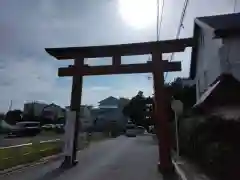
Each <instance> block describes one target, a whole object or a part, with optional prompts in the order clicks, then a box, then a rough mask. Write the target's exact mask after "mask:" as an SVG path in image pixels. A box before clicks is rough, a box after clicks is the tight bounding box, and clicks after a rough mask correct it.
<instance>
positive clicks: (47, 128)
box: [42, 124, 56, 131]
mask: <svg viewBox="0 0 240 180" xmlns="http://www.w3.org/2000/svg"><path fill="white" fill-rule="evenodd" d="M55 128H56V125H55V124H45V125H43V126H42V129H43V130H45V131H50V130H54V129H55Z"/></svg>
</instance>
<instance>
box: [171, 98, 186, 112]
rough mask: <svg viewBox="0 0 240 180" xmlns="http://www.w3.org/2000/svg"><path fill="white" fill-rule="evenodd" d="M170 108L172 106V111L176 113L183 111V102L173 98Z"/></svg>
mask: <svg viewBox="0 0 240 180" xmlns="http://www.w3.org/2000/svg"><path fill="white" fill-rule="evenodd" d="M171 108H172V110H174V112H175V113H176V114H177V115H180V114H182V112H183V103H182V101H180V100H175V99H174V100H173V101H172V104H171Z"/></svg>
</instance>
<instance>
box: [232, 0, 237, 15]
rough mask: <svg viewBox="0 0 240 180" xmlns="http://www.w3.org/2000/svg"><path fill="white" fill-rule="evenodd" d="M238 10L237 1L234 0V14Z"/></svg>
mask: <svg viewBox="0 0 240 180" xmlns="http://www.w3.org/2000/svg"><path fill="white" fill-rule="evenodd" d="M236 8H237V0H234V4H233V12H234V13H235V12H236Z"/></svg>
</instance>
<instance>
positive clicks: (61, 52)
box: [46, 38, 192, 60]
mask: <svg viewBox="0 0 240 180" xmlns="http://www.w3.org/2000/svg"><path fill="white" fill-rule="evenodd" d="M191 46H192V38H186V39H177V40H166V41H153V42H144V43H132V44H120V45H107V46H90V47H67V48H46V51H47V52H48V53H49V54H50V55H52V56H54V57H56V58H57V59H59V60H63V59H77V58H79V57H80V58H96V57H113V56H116V55H121V56H130V55H144V54H150V53H152V52H153V51H159V52H161V53H171V52H181V51H184V49H185V48H186V47H191Z"/></svg>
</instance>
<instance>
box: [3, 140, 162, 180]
mask: <svg viewBox="0 0 240 180" xmlns="http://www.w3.org/2000/svg"><path fill="white" fill-rule="evenodd" d="M78 160H79V163H78V165H77V166H75V167H74V168H72V169H69V170H66V171H62V170H60V169H58V167H59V165H60V164H61V160H59V161H55V162H51V163H48V164H42V165H37V166H35V167H30V168H26V169H25V170H22V171H19V172H15V173H12V174H9V175H6V176H4V177H0V179H1V178H3V179H4V180H14V179H18V180H26V179H28V180H46V179H49V180H50V179H56V180H65V179H69V180H70V179H71V180H78V179H81V180H113V179H114V180H129V179H137V180H161V179H162V177H161V175H160V174H159V173H158V171H157V168H156V165H157V161H158V149H157V145H156V144H155V143H154V142H153V140H152V137H151V136H148V135H144V136H139V137H136V138H127V137H125V136H121V137H118V138H115V139H110V140H105V141H102V142H97V143H93V144H91V145H90V147H89V148H87V149H85V150H83V151H81V152H79V153H78Z"/></svg>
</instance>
